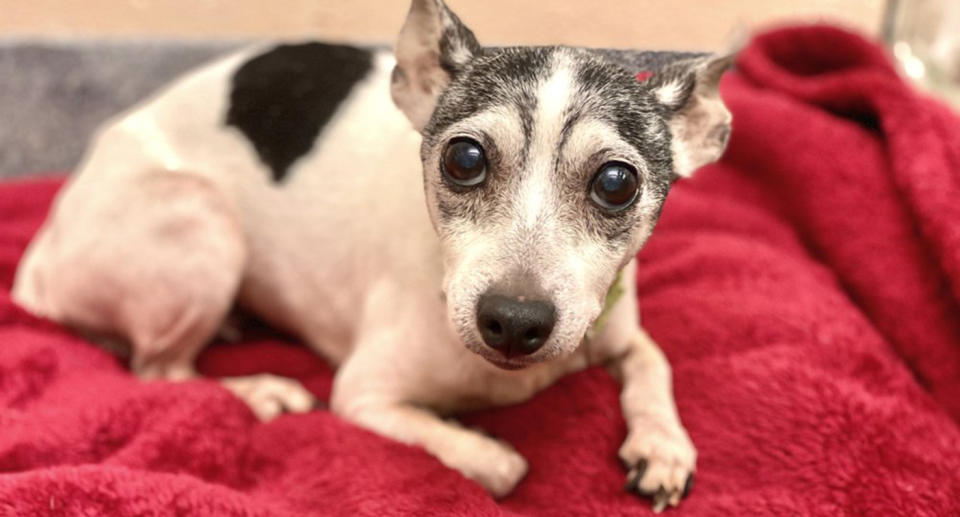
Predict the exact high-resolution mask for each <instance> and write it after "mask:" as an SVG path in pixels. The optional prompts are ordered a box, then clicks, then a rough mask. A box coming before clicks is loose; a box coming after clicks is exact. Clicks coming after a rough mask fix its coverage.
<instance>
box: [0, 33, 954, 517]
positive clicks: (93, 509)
mask: <svg viewBox="0 0 960 517" xmlns="http://www.w3.org/2000/svg"><path fill="white" fill-rule="evenodd" d="M724 96H725V98H726V99H727V100H728V102H729V104H730V106H731V108H732V111H733V113H734V132H733V137H732V141H731V145H730V150H729V152H728V153H727V155H726V157H725V158H724V159H723V161H722V162H721V163H719V164H717V165H715V166H712V167H708V168H707V169H705V170H703V171H701V172H700V173H699V174H698V175H697V177H696V178H695V179H693V180H691V181H686V182H683V183H681V184H678V185H677V186H676V189H675V191H674V193H673V194H672V195H671V197H670V198H669V201H668V202H667V206H666V209H665V211H664V217H663V221H662V223H661V225H660V227H659V228H658V230H657V231H656V232H655V233H654V236H653V238H652V239H651V241H650V243H649V245H648V246H647V247H646V249H644V251H643V252H642V253H641V255H640V278H639V287H640V293H641V296H642V307H643V314H644V324H645V326H646V327H647V328H648V329H649V331H650V333H651V334H652V335H653V336H654V338H656V339H657V340H658V341H659V342H660V343H661V345H662V346H663V348H664V350H665V352H666V354H667V355H668V356H669V358H670V361H671V363H672V364H673V367H674V372H675V381H676V397H677V403H678V405H679V409H680V414H681V415H682V417H683V421H684V423H685V424H686V426H687V429H688V430H689V431H690V434H691V436H692V438H693V441H694V442H695V443H696V445H697V447H698V449H699V452H700V461H699V465H698V472H697V486H696V488H695V490H694V491H693V494H692V496H691V497H690V498H689V499H687V500H686V501H685V502H684V503H683V504H682V505H681V508H680V509H679V510H675V511H673V512H674V513H675V514H676V515H737V514H748V515H777V516H779V515H842V514H848V515H883V516H891V515H903V516H925V515H960V427H958V422H960V303H958V300H960V124H958V120H957V118H955V117H954V116H953V115H952V114H951V113H950V112H949V111H948V110H946V109H945V108H943V107H941V106H940V105H938V104H937V103H935V102H932V101H930V100H928V99H926V98H923V97H921V96H918V95H917V94H915V93H914V92H913V91H911V90H910V89H909V88H908V87H907V86H906V85H904V84H903V82H902V81H901V80H900V79H899V78H898V77H897V76H896V75H895V73H894V72H893V70H892V68H891V66H890V64H889V63H888V61H887V59H886V58H885V57H884V55H883V53H882V51H881V50H880V49H878V48H877V47H875V46H873V45H872V44H870V43H867V42H865V41H863V40H862V39H860V38H858V37H856V36H854V35H851V34H848V33H845V32H841V31H838V30H835V29H831V28H827V27H813V28H800V29H787V30H781V31H777V32H772V33H768V34H765V35H763V36H760V37H759V38H757V39H756V40H755V41H754V42H753V43H752V45H751V46H750V47H749V48H747V49H746V50H745V51H744V52H743V54H742V55H741V57H740V59H739V62H738V70H737V71H736V72H734V73H733V74H732V75H731V76H730V77H729V78H727V79H726V80H725V84H724ZM57 187H58V182H57V181H46V182H30V183H20V184H10V185H6V186H4V187H2V189H0V285H2V288H3V289H0V407H2V408H3V409H2V411H0V515H154V514H164V515H168V514H178V515H179V514H182V515H290V516H293V515H305V514H315V515H331V514H342V515H351V516H352V515H376V516H379V515H393V514H403V515H425V514H431V513H433V514H436V513H440V514H459V515H478V514H479V515H500V514H506V515H533V514H541V515H585V514H594V515H619V514H641V515H642V514H645V512H648V511H649V510H648V505H647V504H645V503H642V502H640V501H638V500H636V499H634V497H633V496H631V495H628V494H626V493H623V492H622V491H621V485H622V483H623V478H624V474H625V472H624V470H623V469H622V467H620V465H619V463H618V461H617V458H616V450H617V447H618V446H619V445H620V442H621V440H622V439H623V438H624V435H625V428H624V423H623V420H622V417H621V416H620V410H619V405H618V402H617V391H618V387H617V385H616V383H615V382H614V381H613V380H611V379H610V378H609V377H608V376H607V374H606V373H605V372H604V371H602V370H600V369H591V370H588V371H585V372H582V373H579V374H576V375H572V376H570V377H568V378H565V379H564V380H562V381H561V382H559V383H558V384H557V385H555V386H553V387H551V388H550V389H548V390H546V391H545V392H544V393H542V394H541V395H539V396H538V397H536V398H535V399H534V400H532V401H530V402H528V403H526V404H523V405H520V406H517V407H511V408H504V409H498V410H492V411H487V412H483V413H477V414H471V415H466V416H465V417H464V419H465V420H466V421H467V422H468V423H469V424H472V425H479V426H482V427H484V428H486V429H488V430H490V431H492V432H493V433H494V434H496V435H498V436H500V437H502V438H504V439H506V440H508V441H509V442H510V443H512V444H514V445H515V446H516V447H517V449H518V450H519V451H520V452H521V453H523V454H524V455H525V456H526V457H527V458H528V459H529V460H530V473H529V475H528V477H527V478H526V480H524V481H523V482H522V483H521V484H520V486H519V487H518V489H517V491H516V492H515V493H514V494H513V495H511V496H510V497H508V498H507V499H506V500H504V501H502V502H500V503H497V502H494V501H492V500H491V499H490V498H489V497H488V496H487V495H486V494H485V493H484V492H483V491H482V490H481V489H480V488H479V486H477V485H475V484H474V483H472V482H469V481H467V480H465V479H464V478H462V477H461V476H460V475H459V474H457V473H455V472H453V471H450V470H448V469H446V468H445V467H443V466H442V465H441V464H440V463H439V462H437V461H436V460H434V459H433V458H431V457H430V456H429V455H427V454H426V453H424V452H423V451H421V450H419V449H417V448H413V447H407V446H404V445H400V444H397V443H394V442H391V441H389V440H385V439H382V438H379V437H378V436H375V435H373V434H371V433H368V432H366V431H363V430H360V429H358V428H356V427H354V426H352V425H349V424H346V423H344V422H343V421H341V420H340V419H338V418H337V417H335V416H333V415H332V414H331V413H329V412H327V411H323V410H319V411H316V412H313V413H311V414H307V415H303V416H283V417H281V418H279V419H277V420H276V421H273V422H271V423H268V424H260V423H257V422H256V421H255V420H254V418H253V416H252V415H251V413H250V412H249V411H248V410H247V409H246V407H245V406H243V405H242V404H241V403H240V402H238V401H237V400H235V399H233V398H232V397H231V396H229V395H228V394H227V392H225V391H224V390H223V389H221V388H220V387H219V386H218V385H217V384H216V383H214V382H211V381H197V382H189V383H183V384H166V383H151V384H146V383H141V382H139V381H137V380H136V379H134V378H132V377H131V376H130V375H129V373H128V372H127V371H126V370H125V369H124V367H123V365H122V364H121V363H120V362H118V361H117V360H115V359H114V358H112V357H111V356H110V355H108V354H107V353H106V352H104V351H102V350H100V349H98V348H96V347H94V346H92V345H90V344H88V343H86V342H84V341H83V340H82V339H80V338H78V337H75V336H73V335H71V334H70V333H68V332H67V331H64V330H62V329H60V328H58V327H56V326H55V325H52V324H50V323H45V322H41V321H37V320H34V319H32V318H30V317H29V316H27V315H25V314H24V313H22V312H21V311H19V310H18V309H17V308H15V307H14V306H13V305H12V304H11V302H10V301H9V297H8V295H7V293H6V291H7V290H8V288H9V284H10V279H11V277H12V275H13V272H14V267H15V264H16V262H17V259H18V257H19V255H20V254H21V252H22V250H23V247H24V246H25V245H26V244H27V242H28V239H29V238H30V235H31V233H32V232H33V231H34V230H35V229H36V227H37V225H38V224H39V223H40V221H41V219H42V218H43V216H44V213H45V211H46V208H47V205H48V203H49V201H50V199H51V197H52V196H53V194H54V192H55V190H56V189H57ZM200 363H201V364H200V367H201V370H202V371H203V372H204V373H206V374H208V375H210V376H219V375H228V374H243V373H251V372H261V371H269V372H275V373H279V374H282V375H289V376H293V377H296V378H298V379H301V380H302V381H303V382H304V383H305V384H306V386H307V387H309V388H310V389H311V390H313V391H315V392H316V393H317V394H318V395H319V396H320V397H327V396H328V395H329V389H330V381H331V376H332V373H331V371H330V369H329V368H328V367H326V366H324V365H323V364H322V362H321V361H320V360H319V359H317V358H316V357H314V356H313V355H312V354H311V353H310V352H309V351H307V350H306V349H305V348H303V347H301V346H298V345H296V344H292V343H291V342H290V341H289V340H287V339H283V338H278V337H275V336H274V337H271V336H269V335H267V336H262V335H254V336H253V337H251V338H249V339H248V340H247V341H246V342H244V343H242V344H238V345H218V346H214V347H213V348H211V349H209V350H208V351H207V352H206V353H205V354H204V355H203V356H202V358H201V361H200Z"/></svg>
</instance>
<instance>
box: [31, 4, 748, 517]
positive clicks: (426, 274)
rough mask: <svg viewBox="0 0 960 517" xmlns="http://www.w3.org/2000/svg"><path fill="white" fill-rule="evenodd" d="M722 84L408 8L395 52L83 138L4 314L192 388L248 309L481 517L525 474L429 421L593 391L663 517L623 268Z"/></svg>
mask: <svg viewBox="0 0 960 517" xmlns="http://www.w3.org/2000/svg"><path fill="white" fill-rule="evenodd" d="M730 63H731V58H730V57H729V56H723V57H716V56H709V55H703V54H677V53H664V52H630V51H613V50H596V49H584V48H569V47H509V48H489V47H481V46H480V45H479V44H478V43H477V40H476V39H475V38H474V35H473V33H471V32H470V30H469V29H467V28H466V27H465V26H464V25H463V24H462V23H461V22H460V20H459V19H458V18H457V17H456V15H454V14H453V13H452V12H451V11H450V10H449V9H448V8H447V7H446V6H445V5H444V3H443V2H442V1H441V0H414V1H413V5H412V6H411V8H410V11H409V14H408V17H407V20H406V23H405V25H404V26H403V29H402V31H401V33H400V36H399V40H398V43H397V45H396V49H395V53H390V52H387V51H373V50H364V49H358V48H353V47H348V46H338V45H327V44H322V43H301V44H289V45H280V46H273V47H269V48H255V49H249V50H246V51H243V52H240V53H238V54H236V55H233V56H230V57H227V58H225V59H223V60H220V61H218V62H216V63H213V64H211V65H208V66H206V67H203V68H201V69H199V70H197V71H195V72H193V73H191V74H189V75H187V76H186V77H184V78H182V79H180V80H179V81H177V82H175V83H174V84H173V85H171V86H169V87H168V88H166V89H165V90H164V91H162V92H161V93H160V94H158V95H156V96H155V97H153V98H152V99H149V100H147V101H146V102H144V103H143V104H141V105H140V106H138V107H136V108H134V109H132V110H131V111H129V112H127V113H125V114H122V115H121V116H119V117H117V118H116V119H114V120H113V121H111V122H110V123H108V124H107V125H105V126H104V127H103V128H102V129H101V130H100V131H99V133H98V134H97V136H96V137H95V141H94V143H93V145H92V146H91V147H90V149H89V151H88V153H87V155H86V158H85V161H84V163H83V165H82V168H81V169H80V171H79V173H78V174H77V175H75V176H74V177H73V178H71V180H70V182H69V184H68V185H67V186H66V187H65V188H64V190H63V191H62V192H61V194H60V195H59V196H58V198H57V200H56V203H55V205H54V207H53V210H52V213H51V215H50V217H49V219H48V221H47V222H46V224H45V225H44V227H43V228H42V229H41V231H40V232H39V234H38V235H37V237H36V238H35V240H34V241H33V242H32V243H31V245H30V247H29V249H28V251H27V253H26V255H25V258H24V260H23V262H22V263H21V266H20V269H19V271H18V272H17V278H16V284H15V287H14V296H15V299H16V300H17V301H18V302H19V303H21V304H22V305H23V306H24V307H26V308H28V309H29V310H31V311H32V312H34V313H36V314H39V315H42V316H45V317H48V318H52V319H54V320H56V321H59V322H62V323H64V324H67V325H70V326H73V327H75V328H78V329H82V330H84V331H87V332H92V333H96V334H100V335H104V336H115V337H120V338H123V339H124V340H125V341H127V342H128V343H129V345H130V347H131V352H132V362H131V368H132V370H133V372H134V373H135V374H137V375H138V376H140V377H143V378H145V379H174V380H177V379H189V378H191V377H194V376H195V375H196V374H195V371H194V369H193V366H192V363H193V360H194V358H195V357H196V355H197V353H198V352H199V351H200V350H201V349H202V347H203V346H204V345H205V344H207V343H208V342H209V341H210V340H211V337H213V336H214V335H215V334H216V333H217V331H218V329H219V328H220V327H221V325H222V324H223V321H224V318H225V316H226V315H227V313H228V312H229V311H230V309H231V307H232V306H233V305H234V304H235V303H236V304H239V305H240V306H242V307H244V308H246V309H248V310H250V311H252V312H254V313H255V314H257V315H259V316H261V317H263V318H264V319H266V320H267V321H269V322H270V323H272V324H274V325H276V326H278V327H280V328H283V329H286V330H288V331H291V332H293V333H295V334H296V335H298V336H300V337H301V338H302V339H304V340H305V341H306V342H307V343H309V345H310V346H311V347H313V348H314V349H315V350H316V351H317V352H318V353H319V354H321V355H322V356H323V357H324V358H326V359H327V360H328V361H330V362H331V363H332V364H335V365H337V366H338V371H337V375H336V380H335V383H334V387H333V394H332V400H331V408H332V410H333V411H334V412H336V413H337V414H338V415H340V416H341V417H343V418H345V419H347V420H349V421H351V422H354V423H356V424H357V425H359V426H362V427H365V428H367V429H371V430H373V431H375V432H377V433H380V434H382V435H384V436H387V437H390V438H393V439H395V440H399V441H401V442H405V443H409V444H415V445H419V446H422V447H424V448H425V449H426V450H427V451H429V452H430V453H432V454H433V455H435V456H436V457H437V458H438V459H439V460H440V461H441V462H443V463H444V464H446V465H448V466H449V467H451V468H454V469H456V470H458V471H460V472H461V473H463V475H465V476H467V477H469V478H471V479H474V480H476V481H477V482H479V483H481V484H482V485H483V486H484V487H486V488H487V489H488V490H489V491H490V492H491V493H492V494H493V495H495V496H503V495H505V494H507V493H509V492H510V491H511V489H513V487H514V486H515V485H516V484H517V483H518V482H519V481H520V480H521V478H523V476H524V474H525V472H526V471H527V464H526V461H525V460H524V458H523V457H521V456H520V455H519V454H517V452H516V451H515V450H514V449H512V448H511V447H510V446H509V445H508V444H506V443H503V442H501V441H497V440H495V439H493V438H490V437H487V436H485V435H484V434H482V433H480V432H476V431H474V430H470V429H466V428H464V427H462V426H459V425H457V424H456V423H453V422H451V421H450V420H446V419H444V418H442V417H441V415H445V414H449V413H453V412H457V411H461V410H465V409H470V408H475V407H479V406H489V405H504V404H515V403H518V402H521V401H523V400H526V399H529V398H530V397H531V396H533V395H534V394H535V393H537V392H538V391H539V390H541V389H543V388H545V387H546V386H548V385H550V384H551V383H552V382H554V381H555V380H556V379H557V378H558V377H560V376H562V375H564V374H566V373H568V372H571V371H575V370H579V369H582V368H585V367H587V366H589V365H592V364H609V365H610V366H611V369H612V370H613V371H614V372H615V374H616V375H618V376H620V377H621V378H622V380H623V392H622V397H621V402H622V406H623V413H624V417H625V419H626V423H627V426H628V429H629V434H628V436H627V438H626V441H625V443H624V444H623V446H622V447H621V449H620V457H621V459H622V460H623V461H624V462H626V464H627V465H628V466H629V473H628V474H627V480H628V481H627V487H628V489H629V490H631V491H633V492H635V493H638V494H643V495H647V496H651V497H653V498H654V501H655V506H656V507H657V508H658V509H662V508H663V507H664V506H665V505H666V504H673V505H676V504H677V503H678V502H679V500H680V499H681V497H682V496H683V495H684V494H685V493H686V492H687V491H688V490H689V488H690V481H691V480H692V475H693V472H694V470H695V463H696V451H695V449H694V447H693V445H692V444H691V442H690V440H689V438H688V437H687V433H686V431H685V430H684V428H683V426H682V425H681V423H680V419H679V417H678V415H677V410H676V407H675V404H674V401H673V395H672V388H671V375H670V367H669V365H668V364H667V362H666V360H665V358H664V356H663V354H662V353H661V351H660V350H659V349H658V347H657V345H656V344H655V343H654V342H653V341H652V340H651V339H650V337H649V336H648V335H647V334H646V333H645V332H644V331H643V329H642V328H641V327H640V325H639V318H638V310H637V302H636V294H635V268H636V266H635V261H634V256H635V255H636V253H637V251H638V250H639V249H640V247H641V246H642V245H643V243H644V242H645V240H646V239H647V237H648V236H649V235H650V232H651V230H652V229H653V227H654V224H655V222H656V221H657V218H658V216H659V213H660V209H661V206H662V204H663V201H664V197H665V196H666V195H667V191H668V190H669V189H670V185H671V183H672V182H673V181H674V180H675V179H677V178H679V177H683V176H688V175H690V174H691V173H692V172H693V171H694V169H696V168H697V167H699V166H701V165H704V164H706V163H708V162H712V161H714V160H716V159H717V158H718V157H719V156H720V154H721V153H722V152H723V149H724V147H725V145H726V141H727V135H728V134H729V129H730V114H729V112H728V111H727V109H726V108H725V107H724V105H723V102H722V101H721V99H720V96H719V94H718V83H719V80H720V76H721V75H722V73H723V71H724V70H725V69H726V68H727V67H728V66H729V65H730ZM650 73H652V75H650ZM638 74H640V75H638ZM647 76H649V77H647ZM398 107H399V109H397V108H398ZM411 122H412V126H413V128H411ZM414 129H415V130H416V131H415V130H414ZM223 384H224V385H225V386H226V387H227V388H228V389H230V390H231V391H233V392H234V393H235V394H236V395H237V396H239V397H241V398H242V399H244V400H245V401H246V402H247V403H248V404H249V405H250V407H251V408H252V409H253V411H254V412H255V413H256V414H257V415H258V416H259V417H260V418H263V419H269V418H271V417H273V416H275V415H277V414H278V413H280V412H281V411H284V410H288V411H307V410H309V409H310V408H311V407H312V405H313V399H312V397H311V395H310V394H309V393H308V392H307V391H306V390H305V389H303V388H302V387H301V386H300V385H299V384H298V383H296V382H294V381H292V380H289V379H283V378H279V377H275V376H269V375H259V376H254V377H245V378H232V379H224V380H223Z"/></svg>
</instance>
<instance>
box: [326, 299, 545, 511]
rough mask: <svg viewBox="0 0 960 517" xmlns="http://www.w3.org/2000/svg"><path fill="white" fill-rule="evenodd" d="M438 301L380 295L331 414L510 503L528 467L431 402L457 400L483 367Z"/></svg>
mask: <svg viewBox="0 0 960 517" xmlns="http://www.w3.org/2000/svg"><path fill="white" fill-rule="evenodd" d="M431 295H433V293H432V292H429V291H424V290H422V289H418V290H417V291H416V292H410V291H404V290H398V289H397V288H396V287H394V286H391V285H381V286H379V287H378V288H375V289H374V290H373V294H371V296H370V299H369V300H368V303H367V306H366V310H365V311H364V312H365V315H364V317H363V319H362V320H361V322H360V325H359V327H358V328H359V329H360V334H359V335H358V336H357V342H356V345H355V346H354V349H353V353H352V354H351V355H350V357H349V358H348V359H347V360H346V361H345V362H344V363H343V364H341V365H340V367H339V368H338V369H337V376H336V379H335V380H334V384H333V390H332V393H331V400H330V408H331V409H332V410H333V411H334V412H335V413H337V414H338V415H340V416H341V417H343V418H344V419H346V420H349V421H350V422H353V423H355V424H357V425H359V426H361V427H364V428H366V429H369V430H371V431H373V432H376V433H378V434H380V435H382V436H385V437H387V438H391V439H394V440H397V441H399V442H403V443H406V444H409V445H416V446H420V447H423V448H424V449H426V450H427V452H429V453H430V454H432V455H433V456H435V457H436V458H437V459H439V460H440V461H441V462H442V463H443V464H444V465H446V466H448V467H450V468H452V469H455V470H458V471H459V472H460V473H461V474H463V475H464V476H466V477H467V478H470V479H473V480H475V481H477V482H478V483H480V484H481V485H483V486H484V487H485V488H486V489H487V490H488V491H489V492H490V493H491V494H493V495H494V496H496V497H502V496H505V495H507V494H508V493H510V491H511V490H513V487H514V486H516V484H517V483H518V482H519V481H520V480H521V479H522V478H523V476H524V475H525V474H526V472H527V462H526V460H525V459H524V458H523V457H522V456H521V455H520V454H519V453H517V452H516V451H515V450H514V449H513V448H512V447H511V446H510V445H508V444H506V443H505V442H502V441H499V440H496V439H494V438H491V437H489V436H486V435H484V434H482V433H481V432H478V431H476V430H472V429H468V428H465V427H463V426H462V425H460V424H459V423H458V422H456V421H453V420H445V419H442V418H441V417H440V416H439V415H437V414H436V413H434V412H432V411H430V410H429V409H427V408H426V407H425V403H424V402H423V401H424V400H426V399H427V398H429V397H433V398H443V397H442V396H441V395H440V394H445V395H446V396H447V397H454V396H456V395H455V394H453V393H452V392H453V391H454V390H455V389H456V388H455V386H456V384H457V383H463V382H471V380H470V379H469V378H467V377H465V376H469V375H470V372H471V369H470V368H475V366H471V365H469V364H463V363H462V361H464V360H467V361H479V360H480V359H479V358H476V357H474V356H473V355H472V354H471V353H470V352H467V351H466V350H464V349H463V348H462V347H460V346H459V345H458V344H454V343H451V340H452V339H453V337H452V336H451V335H450V333H449V330H447V327H446V321H445V319H444V313H443V310H442V308H441V307H440V306H438V301H439V297H438V296H435V295H434V296H431ZM464 358H466V359H464ZM425 372H426V373H425Z"/></svg>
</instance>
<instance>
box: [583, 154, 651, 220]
mask: <svg viewBox="0 0 960 517" xmlns="http://www.w3.org/2000/svg"><path fill="white" fill-rule="evenodd" d="M639 185H640V182H639V180H638V179H637V172H636V171H635V170H634V169H633V167H630V166H629V165H626V164H623V163H619V162H609V163H605V164H604V165H603V166H602V167H600V170H599V171H597V175H596V176H594V177H593V185H592V186H591V187H590V199H592V200H593V202H594V203H596V204H597V205H599V206H600V208H603V209H604V210H607V211H608V212H619V211H620V210H623V209H625V208H627V207H629V206H630V205H632V204H633V202H634V201H635V200H636V199H637V192H638V187H639Z"/></svg>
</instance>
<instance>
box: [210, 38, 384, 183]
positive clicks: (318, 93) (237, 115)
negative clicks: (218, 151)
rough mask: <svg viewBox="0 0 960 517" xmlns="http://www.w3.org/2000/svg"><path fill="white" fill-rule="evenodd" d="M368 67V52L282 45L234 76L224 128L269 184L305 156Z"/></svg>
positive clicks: (283, 175)
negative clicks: (231, 130)
mask: <svg viewBox="0 0 960 517" xmlns="http://www.w3.org/2000/svg"><path fill="white" fill-rule="evenodd" d="M372 65H373V55H372V54H371V52H370V51H367V50H363V49H359V48H354V47H347V46H342V45H327V44H324V43H304V44H298V45H281V46H278V47H276V48H274V49H273V50H270V51H268V52H265V53H263V54H260V55H258V56H257V57H254V58H253V59H251V60H250V61H247V62H246V63H244V64H243V66H241V67H240V68H239V69H238V70H237V72H236V73H235V74H234V76H233V85H232V90H231V92H230V110H229V111H228V112H227V120H226V124H227V125H228V126H234V127H236V128H237V129H239V130H240V131H241V132H242V133H243V134H244V135H245V136H246V137H247V138H248V139H249V140H250V142H251V143H252V144H253V147H254V148H255V149H256V151H257V154H258V155H259V156H260V160H261V161H263V163H265V164H266V165H267V166H269V167H270V169H271V171H272V172H273V179H274V180H275V181H277V182H280V181H283V179H284V177H285V176H286V175H287V172H288V169H289V168H290V166H291V165H292V164H293V163H294V162H295V161H296V160H297V159H298V158H300V157H301V156H303V155H305V154H307V153H308V152H309V151H310V149H311V148H312V147H313V143H314V141H315V140H316V138H317V136H318V135H319V134H320V131H321V130H322V129H323V126H324V125H325V124H326V123H327V121H329V120H330V117H332V116H333V114H334V113H335V112H336V110H337V107H338V106H339V105H340V103H341V102H342V101H343V100H344V98H346V97H347V95H348V94H349V93H350V90H351V89H352V88H353V86H354V85H355V84H356V83H357V82H358V81H360V80H361V79H363V78H364V76H366V75H367V73H368V72H369V71H370V68H371V67H372Z"/></svg>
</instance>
